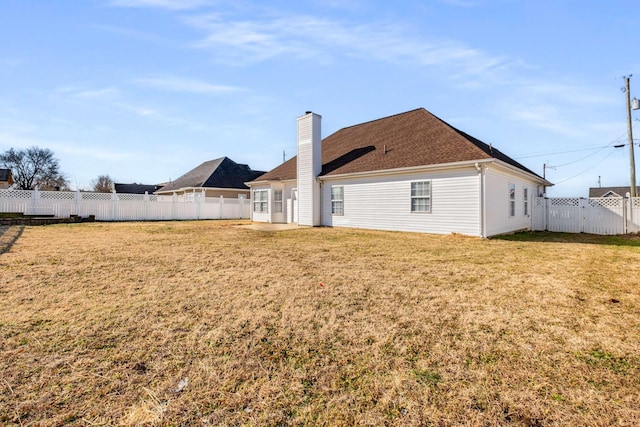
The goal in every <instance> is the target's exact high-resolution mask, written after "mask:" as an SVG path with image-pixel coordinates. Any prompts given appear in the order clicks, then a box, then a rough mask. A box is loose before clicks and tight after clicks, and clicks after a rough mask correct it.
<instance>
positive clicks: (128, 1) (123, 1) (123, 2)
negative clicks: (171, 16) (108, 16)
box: [109, 0, 215, 10]
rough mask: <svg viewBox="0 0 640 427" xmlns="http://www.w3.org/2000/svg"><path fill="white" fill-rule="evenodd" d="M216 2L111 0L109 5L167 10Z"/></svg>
mask: <svg viewBox="0 0 640 427" xmlns="http://www.w3.org/2000/svg"><path fill="white" fill-rule="evenodd" d="M212 4H215V2H213V1H211V0H111V2H110V3H109V5H111V6H115V7H131V8H142V7H148V8H160V9H167V10H192V9H198V8H200V7H203V6H209V5H212Z"/></svg>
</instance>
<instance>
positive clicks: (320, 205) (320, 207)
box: [316, 177, 323, 227]
mask: <svg viewBox="0 0 640 427" xmlns="http://www.w3.org/2000/svg"><path fill="white" fill-rule="evenodd" d="M316 179H317V180H318V185H319V186H320V196H319V198H320V203H319V208H318V209H320V227H322V225H323V224H322V181H320V180H319V179H318V178H317V177H316Z"/></svg>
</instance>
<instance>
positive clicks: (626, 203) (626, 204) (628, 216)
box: [622, 193, 633, 234]
mask: <svg viewBox="0 0 640 427" xmlns="http://www.w3.org/2000/svg"><path fill="white" fill-rule="evenodd" d="M622 203H623V207H622V212H623V217H624V219H623V221H624V230H623V233H624V234H627V233H628V232H629V220H631V221H633V210H632V209H633V199H632V198H631V197H630V194H629V193H627V197H625V198H624V199H622ZM627 209H628V211H627Z"/></svg>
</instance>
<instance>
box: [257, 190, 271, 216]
mask: <svg viewBox="0 0 640 427" xmlns="http://www.w3.org/2000/svg"><path fill="white" fill-rule="evenodd" d="M268 200H269V190H253V211H254V212H257V213H267V212H269V206H268Z"/></svg>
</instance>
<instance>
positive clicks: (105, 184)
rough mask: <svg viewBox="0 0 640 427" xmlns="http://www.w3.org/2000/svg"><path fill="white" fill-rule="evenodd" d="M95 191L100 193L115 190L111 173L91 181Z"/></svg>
mask: <svg viewBox="0 0 640 427" xmlns="http://www.w3.org/2000/svg"><path fill="white" fill-rule="evenodd" d="M91 184H92V185H93V191H97V192H98V193H111V192H112V191H113V179H111V177H110V176H109V175H99V176H98V177H97V178H96V179H94V180H93V181H91Z"/></svg>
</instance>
